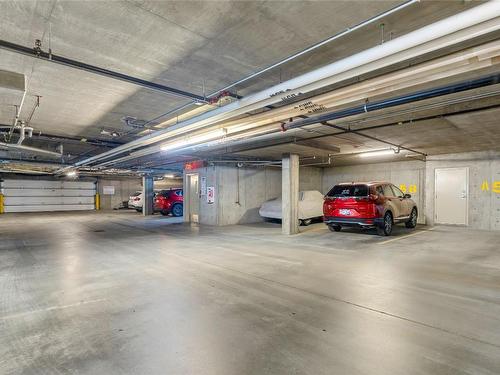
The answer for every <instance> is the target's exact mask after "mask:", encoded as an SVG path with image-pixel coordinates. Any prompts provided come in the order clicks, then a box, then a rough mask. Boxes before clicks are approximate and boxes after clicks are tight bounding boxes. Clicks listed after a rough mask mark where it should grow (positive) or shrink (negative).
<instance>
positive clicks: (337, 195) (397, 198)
mask: <svg viewBox="0 0 500 375" xmlns="http://www.w3.org/2000/svg"><path fill="white" fill-rule="evenodd" d="M323 214H324V222H325V223H326V225H328V228H329V229H330V230H331V231H335V232H338V231H340V230H341V229H342V227H344V226H345V227H360V228H377V231H378V233H379V234H380V235H384V236H388V235H390V234H391V232H392V227H393V225H394V224H396V223H405V225H406V227H407V228H415V227H416V226H417V217H418V209H417V205H416V203H415V202H414V201H413V200H412V199H411V195H410V194H404V193H403V192H402V191H401V190H400V189H399V188H397V187H396V186H394V185H393V184H391V183H390V182H353V183H346V184H339V185H335V186H334V187H333V188H332V189H331V190H330V191H329V192H328V194H326V196H325V201H324V203H323Z"/></svg>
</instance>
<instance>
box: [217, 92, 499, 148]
mask: <svg viewBox="0 0 500 375" xmlns="http://www.w3.org/2000/svg"><path fill="white" fill-rule="evenodd" d="M498 94H500V91H497V92H496V93H495V95H498ZM447 103H449V104H455V102H445V103H443V105H447ZM433 107H434V106H433ZM498 107H499V106H498V105H497V104H494V105H490V106H486V107H481V108H473V109H466V110H462V111H458V112H454V113H450V114H441V113H440V114H436V115H430V116H424V117H420V118H417V119H411V120H409V121H405V123H406V124H415V123H418V122H422V121H428V120H433V119H436V118H443V117H446V116H454V115H463V114H468V113H474V112H479V111H485V110H490V109H494V108H498ZM422 109H425V108H416V109H415V111H418V110H422ZM411 112H412V111H410V112H408V113H411ZM345 125H350V124H349V123H347V124H345ZM401 125H402V126H408V125H404V123H402V122H401V121H396V122H390V123H387V124H381V125H373V126H368V127H365V128H363V129H360V130H362V131H368V130H376V129H382V128H387V127H392V126H401ZM293 130H297V129H293ZM347 133H352V131H351V130H343V131H339V132H336V133H323V134H320V135H316V136H313V137H308V138H300V139H303V140H315V139H321V138H327V137H336V136H339V135H343V134H347ZM275 134H276V133H275ZM256 138H258V139H256ZM260 138H261V137H255V138H253V139H252V140H253V141H259V140H260ZM235 143H237V142H235ZM290 143H293V142H290V141H289V140H286V141H278V142H276V143H275V144H274V145H275V146H280V145H287V144H290ZM233 146H234V144H233ZM261 148H262V147H261V146H251V145H250V146H249V147H247V148H240V149H238V150H236V151H234V150H232V151H230V152H225V153H222V155H224V154H226V153H233V152H244V151H253V150H259V149H261ZM335 155H336V156H342V155H343V154H335Z"/></svg>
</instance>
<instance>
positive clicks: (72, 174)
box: [66, 171, 76, 177]
mask: <svg viewBox="0 0 500 375" xmlns="http://www.w3.org/2000/svg"><path fill="white" fill-rule="evenodd" d="M66 176H68V177H75V176H76V171H69V172H68V173H66Z"/></svg>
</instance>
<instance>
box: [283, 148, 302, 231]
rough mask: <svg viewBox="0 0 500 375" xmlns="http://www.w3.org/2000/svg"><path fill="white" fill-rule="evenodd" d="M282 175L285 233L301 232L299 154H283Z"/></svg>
mask: <svg viewBox="0 0 500 375" xmlns="http://www.w3.org/2000/svg"><path fill="white" fill-rule="evenodd" d="M281 173H282V176H281V199H282V207H281V210H282V215H283V216H282V218H283V219H282V224H281V231H282V232H283V234H295V233H299V155H296V154H286V155H283V164H282V172H281Z"/></svg>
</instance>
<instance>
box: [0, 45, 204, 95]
mask: <svg viewBox="0 0 500 375" xmlns="http://www.w3.org/2000/svg"><path fill="white" fill-rule="evenodd" d="M0 48H2V49H5V50H8V51H11V52H15V53H20V54H23V55H26V56H29V57H33V58H37V59H40V60H44V61H47V62H52V63H56V64H60V65H64V66H68V67H70V68H74V69H79V70H83V71H86V72H89V73H93V74H97V75H100V76H104V77H108V78H113V79H117V80H119V81H123V82H127V83H131V84H133V85H137V86H141V87H144V88H147V89H150V90H154V91H158V92H163V93H167V94H171V95H175V96H178V97H182V98H188V99H193V100H195V101H196V102H200V103H206V102H207V100H206V98H205V97H204V96H201V95H196V94H193V93H190V92H187V91H184V90H180V89H176V88H173V87H169V86H165V85H162V84H159V83H156V82H151V81H146V80H144V79H141V78H137V77H133V76H130V75H127V74H123V73H119V72H115V71H112V70H109V69H105V68H101V67H98V66H95V65H90V64H87V63H84V62H81V61H77V60H73V59H69V58H67V57H63V56H59V55H54V54H53V53H50V52H45V51H42V50H41V49H39V48H29V47H25V46H21V45H19V44H16V43H11V42H8V41H6V40H0Z"/></svg>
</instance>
